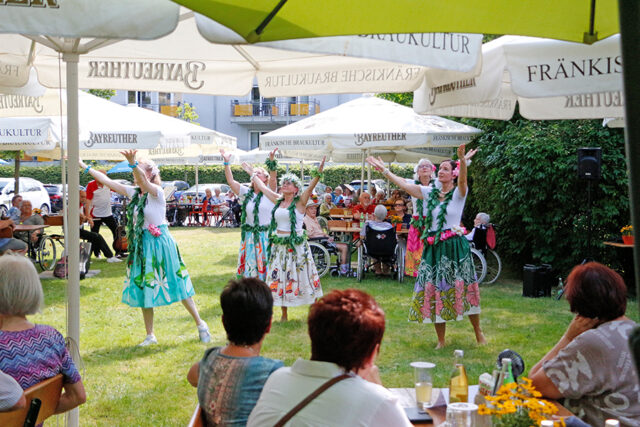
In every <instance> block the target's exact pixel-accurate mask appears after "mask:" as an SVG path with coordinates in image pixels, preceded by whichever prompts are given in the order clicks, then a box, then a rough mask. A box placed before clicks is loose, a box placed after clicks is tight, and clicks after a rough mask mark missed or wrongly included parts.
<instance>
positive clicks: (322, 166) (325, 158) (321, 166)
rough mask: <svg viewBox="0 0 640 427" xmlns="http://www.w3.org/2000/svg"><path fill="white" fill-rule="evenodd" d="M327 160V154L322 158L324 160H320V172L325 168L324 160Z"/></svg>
mask: <svg viewBox="0 0 640 427" xmlns="http://www.w3.org/2000/svg"><path fill="white" fill-rule="evenodd" d="M326 160H327V156H324V157H323V158H322V161H321V162H320V166H318V172H322V171H323V170H324V162H325V161H326Z"/></svg>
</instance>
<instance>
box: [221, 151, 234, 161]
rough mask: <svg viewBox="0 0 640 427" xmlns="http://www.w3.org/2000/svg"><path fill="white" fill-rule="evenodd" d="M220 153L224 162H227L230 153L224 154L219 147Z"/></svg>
mask: <svg viewBox="0 0 640 427" xmlns="http://www.w3.org/2000/svg"><path fill="white" fill-rule="evenodd" d="M220 155H221V156H222V158H223V159H224V161H225V163H229V159H231V154H225V152H224V149H223V148H221V149H220Z"/></svg>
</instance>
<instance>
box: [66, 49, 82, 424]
mask: <svg viewBox="0 0 640 427" xmlns="http://www.w3.org/2000/svg"><path fill="white" fill-rule="evenodd" d="M62 58H63V60H64V62H65V64H66V69H67V76H66V77H67V143H68V145H67V150H68V155H69V164H68V168H69V187H68V188H69V189H70V190H71V191H69V218H68V220H69V227H68V230H67V231H68V232H69V239H68V240H66V239H65V241H66V245H67V255H68V264H67V272H68V275H69V276H68V279H67V298H68V303H67V337H68V338H71V339H72V340H73V341H74V342H75V344H76V345H77V347H78V349H79V348H80V269H79V268H78V266H79V265H80V253H79V252H80V251H79V245H78V242H79V241H80V215H79V205H80V197H79V196H80V195H79V193H78V187H79V185H80V176H79V170H78V169H79V167H78V158H79V155H80V150H79V142H78V140H79V136H78V54H75V53H73V54H72V53H65V54H63V56H62ZM75 353H76V352H74V351H72V352H71V354H72V356H73V358H74V362H76V366H78V363H79V362H80V361H79V360H76V357H77V355H76V354H75ZM78 424H79V413H78V408H75V409H73V410H71V411H69V413H68V415H67V426H69V427H75V426H78Z"/></svg>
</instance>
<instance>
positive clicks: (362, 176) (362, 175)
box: [360, 150, 366, 194]
mask: <svg viewBox="0 0 640 427" xmlns="http://www.w3.org/2000/svg"><path fill="white" fill-rule="evenodd" d="M365 157H366V156H365V153H364V150H362V168H361V169H360V194H362V191H363V190H364V158H365Z"/></svg>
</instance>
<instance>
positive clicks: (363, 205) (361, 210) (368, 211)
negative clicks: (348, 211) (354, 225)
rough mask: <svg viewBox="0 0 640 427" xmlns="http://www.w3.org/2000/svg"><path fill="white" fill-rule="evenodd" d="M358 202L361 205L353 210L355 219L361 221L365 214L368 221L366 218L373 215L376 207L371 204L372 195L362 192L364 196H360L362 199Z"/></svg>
mask: <svg viewBox="0 0 640 427" xmlns="http://www.w3.org/2000/svg"><path fill="white" fill-rule="evenodd" d="M358 200H359V201H360V203H358V204H357V205H355V206H354V207H353V210H352V212H353V218H354V219H355V220H359V219H360V215H361V214H364V216H365V219H366V217H368V216H370V215H373V211H374V209H375V208H376V207H375V205H373V204H371V194H369V193H367V192H366V191H364V192H362V194H360V198H359V199H358Z"/></svg>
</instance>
